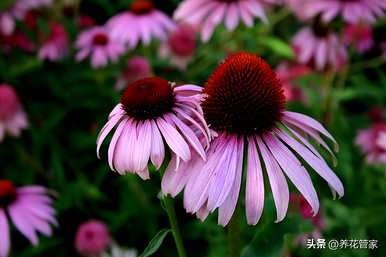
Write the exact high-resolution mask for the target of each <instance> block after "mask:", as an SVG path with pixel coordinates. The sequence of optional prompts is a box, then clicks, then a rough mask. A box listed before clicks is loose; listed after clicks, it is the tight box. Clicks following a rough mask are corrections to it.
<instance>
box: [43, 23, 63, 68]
mask: <svg viewBox="0 0 386 257" xmlns="http://www.w3.org/2000/svg"><path fill="white" fill-rule="evenodd" d="M69 49H70V44H69V38H68V35H67V32H66V29H65V28H64V26H63V25H62V24H60V23H53V24H52V25H51V30H50V34H49V35H48V38H47V39H46V40H45V41H44V43H43V45H42V46H41V47H40V49H39V52H38V57H39V59H41V60H49V61H52V62H54V61H59V60H61V59H63V58H64V57H65V56H66V55H67V54H68V53H69Z"/></svg>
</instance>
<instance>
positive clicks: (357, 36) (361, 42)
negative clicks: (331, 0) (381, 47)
mask: <svg viewBox="0 0 386 257" xmlns="http://www.w3.org/2000/svg"><path fill="white" fill-rule="evenodd" d="M344 42H345V43H346V44H352V45H353V46H354V48H355V49H356V50H357V51H358V53H361V54H362V53H364V52H366V51H367V50H369V49H370V48H372V47H373V45H374V41H373V31H372V28H371V26H369V25H366V24H363V23H359V24H347V25H346V27H345V28H344Z"/></svg>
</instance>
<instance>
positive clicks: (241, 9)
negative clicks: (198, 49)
mask: <svg viewBox="0 0 386 257" xmlns="http://www.w3.org/2000/svg"><path fill="white" fill-rule="evenodd" d="M255 17H259V18H260V19H261V20H262V21H264V22H267V17H266V16H265V12H264V8H263V1H260V0H185V1H183V2H182V3H181V4H180V5H179V6H178V8H177V10H176V11H175V13H174V18H175V19H177V20H180V21H182V22H186V23H190V24H193V25H199V26H200V27H201V39H202V41H204V42H207V41H208V40H209V39H210V38H211V36H212V34H213V31H214V29H215V28H216V27H217V25H219V24H220V23H221V22H222V21H224V23H225V26H226V28H227V29H228V30H229V31H233V30H234V29H235V28H236V27H237V25H238V24H239V21H240V20H241V21H242V22H243V23H244V24H245V25H246V26H248V27H252V26H253V20H254V18H255Z"/></svg>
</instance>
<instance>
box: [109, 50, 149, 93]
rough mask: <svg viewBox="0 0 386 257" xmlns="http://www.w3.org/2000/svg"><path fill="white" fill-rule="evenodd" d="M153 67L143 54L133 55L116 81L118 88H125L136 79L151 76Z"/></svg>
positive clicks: (116, 87)
mask: <svg viewBox="0 0 386 257" xmlns="http://www.w3.org/2000/svg"><path fill="white" fill-rule="evenodd" d="M151 74H152V68H151V65H150V63H149V61H148V60H147V59H146V58H145V57H143V56H139V55H138V56H133V57H131V58H130V59H129V60H128V61H127V65H126V67H125V68H124V69H123V71H122V73H121V75H120V76H119V77H118V79H117V82H116V83H115V89H116V90H122V89H125V88H126V86H127V85H128V84H131V83H133V82H134V81H136V80H139V79H143V78H146V77H150V76H151Z"/></svg>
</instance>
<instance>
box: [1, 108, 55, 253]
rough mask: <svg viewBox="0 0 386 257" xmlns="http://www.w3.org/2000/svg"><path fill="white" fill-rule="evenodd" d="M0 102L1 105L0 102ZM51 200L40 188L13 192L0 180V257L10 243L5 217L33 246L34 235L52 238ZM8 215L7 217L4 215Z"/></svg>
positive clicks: (33, 187)
mask: <svg viewBox="0 0 386 257" xmlns="http://www.w3.org/2000/svg"><path fill="white" fill-rule="evenodd" d="M0 102H1V101H0ZM51 206H52V199H51V198H49V197H48V196H47V189H46V188H44V187H42V186H24V187H19V188H16V187H15V186H14V185H13V183H12V181H10V180H0V257H7V256H8V253H9V250H10V246H11V239H10V233H9V223H8V220H7V216H9V218H10V220H11V221H12V222H13V224H14V225H15V227H16V229H17V230H18V231H19V232H20V233H22V234H23V235H24V236H25V237H26V238H27V239H28V240H29V241H30V242H31V244H32V245H34V246H37V245H38V243H39V242H38V236H37V232H40V233H42V234H43V235H45V236H51V235H52V229H51V227H50V225H51V224H54V225H57V221H56V219H55V210H54V209H53V208H52V207H51ZM6 213H7V214H8V215H7V214H6Z"/></svg>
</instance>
